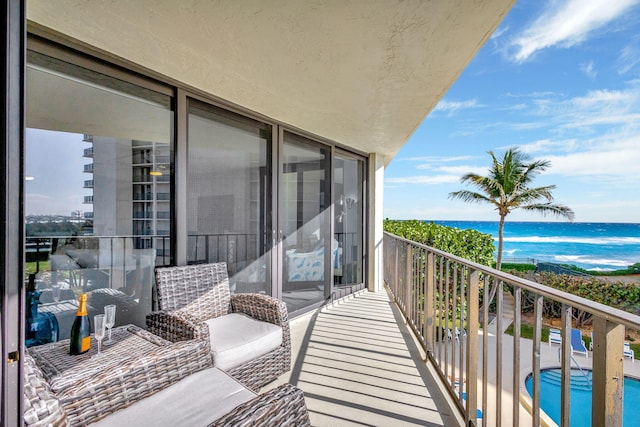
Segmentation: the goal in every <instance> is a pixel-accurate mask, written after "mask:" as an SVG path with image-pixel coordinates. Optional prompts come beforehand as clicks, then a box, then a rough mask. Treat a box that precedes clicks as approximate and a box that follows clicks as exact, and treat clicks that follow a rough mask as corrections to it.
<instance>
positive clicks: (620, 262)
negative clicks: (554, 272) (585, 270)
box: [553, 255, 632, 267]
mask: <svg viewBox="0 0 640 427" xmlns="http://www.w3.org/2000/svg"><path fill="white" fill-rule="evenodd" d="M553 259H554V260H555V261H557V262H559V263H563V264H572V263H580V264H587V265H611V266H614V267H628V266H629V265H631V264H632V262H630V261H629V260H624V259H607V258H589V257H588V256H581V255H556V256H554V257H553Z"/></svg>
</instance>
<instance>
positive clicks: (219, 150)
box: [187, 100, 273, 294]
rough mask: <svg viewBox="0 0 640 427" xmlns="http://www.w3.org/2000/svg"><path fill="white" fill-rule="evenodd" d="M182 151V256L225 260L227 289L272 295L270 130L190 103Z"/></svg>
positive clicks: (198, 260)
mask: <svg viewBox="0 0 640 427" xmlns="http://www.w3.org/2000/svg"><path fill="white" fill-rule="evenodd" d="M187 150H188V159H187V160H188V163H187V165H188V166H187V231H188V237H187V261H188V262H189V263H190V264H195V263H203V262H220V261H224V262H226V263H227V269H228V272H229V277H230V285H231V289H232V292H260V293H267V294H271V293H272V289H271V247H272V242H273V240H272V227H271V214H272V208H271V194H272V193H271V180H272V173H271V127H270V126H269V125H266V124H264V123H261V122H258V121H254V120H251V119H248V118H246V117H242V116H239V115H236V114H233V113H231V112H228V111H225V110H222V109H219V108H216V107H213V106H211V105H208V104H204V103H202V102H199V101H196V100H190V101H189V116H188V143H187Z"/></svg>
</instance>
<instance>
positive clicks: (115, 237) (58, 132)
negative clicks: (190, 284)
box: [24, 51, 173, 339]
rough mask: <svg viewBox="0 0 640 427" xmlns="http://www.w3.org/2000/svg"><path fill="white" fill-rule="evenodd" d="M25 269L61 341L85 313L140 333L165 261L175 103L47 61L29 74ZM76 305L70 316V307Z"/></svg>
mask: <svg viewBox="0 0 640 427" xmlns="http://www.w3.org/2000/svg"><path fill="white" fill-rule="evenodd" d="M26 79H27V84H26V104H27V114H26V120H27V131H26V145H25V152H26V156H25V166H26V172H25V179H26V182H25V191H24V194H25V216H26V218H25V220H26V224H25V229H26V240H25V242H26V248H25V252H26V262H27V264H26V266H25V271H26V272H27V273H29V274H33V279H35V280H34V284H35V286H36V288H37V290H38V291H39V292H41V293H40V302H41V303H42V304H41V305H40V306H39V308H38V309H39V311H41V312H47V313H54V315H55V317H56V319H57V322H58V325H59V338H60V339H63V338H67V337H68V336H69V332H70V329H71V323H72V322H73V319H74V317H75V310H77V297H78V295H79V294H80V293H83V292H86V293H89V300H88V305H89V314H90V315H91V316H93V315H94V314H98V313H102V312H103V311H104V306H105V305H107V304H116V306H117V313H116V325H124V324H129V323H133V324H137V325H139V326H142V327H144V326H145V315H146V314H147V313H149V312H150V311H151V307H152V304H151V299H152V296H151V295H152V292H151V287H152V283H153V274H154V267H155V266H156V265H165V264H169V263H170V262H171V258H170V255H171V251H170V244H169V234H170V230H171V228H172V227H171V214H170V212H171V196H170V194H171V170H172V165H171V158H172V156H171V150H172V123H173V112H172V110H171V98H170V97H168V96H166V95H162V94H158V93H155V92H152V91H150V90H148V89H145V88H142V87H138V86H136V85H133V84H130V83H128V82H126V81H123V80H119V79H115V78H112V77H110V76H106V75H102V74H99V73H96V72H93V71H91V70H88V69H85V68H82V67H78V66H76V65H73V64H70V63H66V62H63V61H60V60H57V59H55V58H50V57H47V56H45V55H42V54H39V53H34V52H31V51H30V52H29V53H28V64H27V70H26ZM74 307H75V308H74Z"/></svg>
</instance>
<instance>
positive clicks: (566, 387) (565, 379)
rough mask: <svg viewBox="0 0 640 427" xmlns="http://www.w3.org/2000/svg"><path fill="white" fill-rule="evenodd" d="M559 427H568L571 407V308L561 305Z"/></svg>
mask: <svg viewBox="0 0 640 427" xmlns="http://www.w3.org/2000/svg"><path fill="white" fill-rule="evenodd" d="M561 321H562V346H561V350H560V351H561V362H560V365H561V381H560V426H561V427H569V413H570V406H571V394H570V393H571V307H570V306H568V305H567V304H562V318H561Z"/></svg>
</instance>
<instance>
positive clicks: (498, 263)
mask: <svg viewBox="0 0 640 427" xmlns="http://www.w3.org/2000/svg"><path fill="white" fill-rule="evenodd" d="M505 216H506V215H502V214H501V215H500V222H499V223H498V256H497V258H496V270H500V268H501V267H502V240H503V236H504V219H505ZM501 283H502V282H501V281H499V280H497V281H496V283H495V284H494V285H493V288H491V289H490V290H489V299H488V300H487V301H483V306H484V305H485V304H486V305H490V304H491V301H493V298H494V297H495V296H496V292H497V291H498V285H500V284H501ZM483 312H484V310H480V321H482V320H483V319H482V317H483V316H482V313H483Z"/></svg>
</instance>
